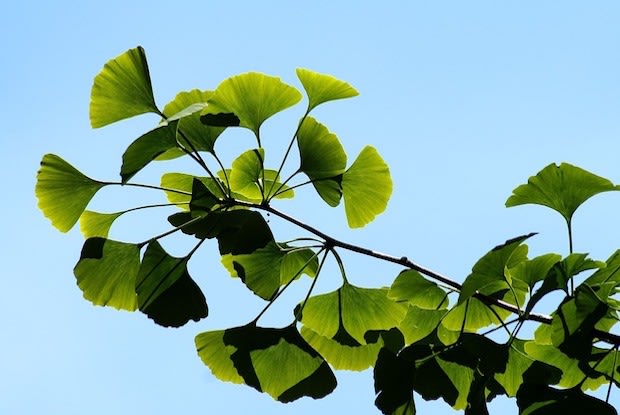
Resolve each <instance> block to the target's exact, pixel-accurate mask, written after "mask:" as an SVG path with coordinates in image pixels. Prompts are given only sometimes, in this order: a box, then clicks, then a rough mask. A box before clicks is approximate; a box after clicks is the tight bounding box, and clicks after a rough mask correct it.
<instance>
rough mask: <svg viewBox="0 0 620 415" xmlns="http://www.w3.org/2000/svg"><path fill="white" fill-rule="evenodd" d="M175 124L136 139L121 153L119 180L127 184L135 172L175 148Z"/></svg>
mask: <svg viewBox="0 0 620 415" xmlns="http://www.w3.org/2000/svg"><path fill="white" fill-rule="evenodd" d="M176 133H177V122H172V123H170V124H167V125H164V126H160V127H157V128H155V129H154V130H151V131H149V132H148V133H146V134H144V135H142V136H140V137H139V138H137V139H136V140H135V141H134V142H133V143H131V144H130V145H129V147H127V150H125V153H123V165H122V166H121V180H122V182H123V183H127V181H128V180H129V179H131V178H132V177H133V176H134V175H135V174H136V173H137V172H139V171H140V170H142V169H143V168H144V167H145V166H146V165H147V164H149V163H150V162H151V161H153V160H155V159H157V157H158V156H160V155H162V154H164V153H165V152H166V151H168V150H170V149H173V148H177V140H176Z"/></svg>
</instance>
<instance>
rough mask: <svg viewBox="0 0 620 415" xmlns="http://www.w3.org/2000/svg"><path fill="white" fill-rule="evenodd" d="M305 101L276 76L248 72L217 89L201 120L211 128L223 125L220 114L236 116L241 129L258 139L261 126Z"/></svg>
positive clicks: (295, 90)
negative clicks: (245, 129) (246, 129)
mask: <svg viewBox="0 0 620 415" xmlns="http://www.w3.org/2000/svg"><path fill="white" fill-rule="evenodd" d="M300 99H301V93H300V92H299V91H298V90H297V89H295V88H294V87H292V86H290V85H287V84H285V83H284V82H282V81H281V80H280V78H276V77H273V76H268V75H264V74H261V73H257V72H248V73H244V74H241V75H237V76H233V77H230V78H228V79H226V80H224V81H223V82H222V83H221V84H220V85H218V87H217V88H216V89H215V91H214V93H213V96H212V97H211V98H210V99H209V102H208V105H207V107H206V108H205V109H204V110H203V111H202V113H201V119H202V121H203V122H204V123H205V124H208V125H214V124H215V125H221V118H220V117H218V115H220V114H234V116H235V117H236V118H237V119H238V120H239V122H238V125H239V126H241V127H245V128H249V129H250V130H252V131H254V133H255V134H256V135H257V136H258V135H259V132H258V131H259V129H260V126H261V124H262V123H263V122H264V121H265V120H267V119H268V118H269V117H271V116H273V115H274V114H277V113H278V112H280V111H282V110H284V109H286V108H289V107H291V106H293V105H295V104H296V103H298V102H299V100H300Z"/></svg>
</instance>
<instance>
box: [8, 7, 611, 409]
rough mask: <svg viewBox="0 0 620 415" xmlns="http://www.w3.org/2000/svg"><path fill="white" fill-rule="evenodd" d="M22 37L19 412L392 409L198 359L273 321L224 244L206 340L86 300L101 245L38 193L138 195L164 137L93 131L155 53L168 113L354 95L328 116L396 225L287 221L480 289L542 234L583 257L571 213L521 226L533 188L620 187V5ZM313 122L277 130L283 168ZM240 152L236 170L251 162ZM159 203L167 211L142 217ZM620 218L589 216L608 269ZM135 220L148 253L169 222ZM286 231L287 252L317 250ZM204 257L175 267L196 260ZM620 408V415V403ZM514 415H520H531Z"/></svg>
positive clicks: (92, 16) (25, 31)
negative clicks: (386, 183)
mask: <svg viewBox="0 0 620 415" xmlns="http://www.w3.org/2000/svg"><path fill="white" fill-rule="evenodd" d="M1 19H2V24H0V38H1V39H2V41H1V48H2V49H1V50H2V57H3V59H2V65H0V91H1V94H2V100H0V118H1V119H2V125H3V134H2V143H3V148H4V162H3V163H2V167H0V168H1V169H2V177H3V181H2V182H3V185H4V187H5V188H6V187H7V186H8V191H7V192H5V199H4V203H3V204H2V207H1V208H0V209H2V214H3V217H4V222H3V226H2V229H3V233H4V237H3V242H2V246H3V250H2V251H3V253H2V258H3V260H4V261H3V262H4V263H5V266H4V269H3V272H2V274H1V275H2V286H3V289H2V290H0V315H2V321H3V327H4V330H3V336H2V337H3V341H2V342H1V343H0V373H1V375H0V413H6V414H18V413H20V414H21V413H23V414H31V413H32V414H38V413H41V414H43V413H44V414H64V415H66V414H82V413H89V414H92V415H95V414H107V413H117V414H125V413H135V412H137V411H141V413H148V414H166V413H171V411H175V412H174V413H191V412H196V413H208V414H211V413H213V414H218V413H229V414H242V413H248V412H249V411H253V413H270V414H278V413H308V414H309V413H318V412H320V411H323V412H324V413H337V412H342V413H360V414H372V413H376V412H377V411H376V410H375V408H374V406H373V400H374V396H373V385H372V378H371V373H370V372H364V373H361V374H360V373H346V372H339V373H337V375H338V379H339V387H338V389H337V390H336V392H335V393H334V394H333V395H331V396H330V397H328V398H326V399H324V400H322V401H312V400H307V399H304V400H301V401H299V402H297V403H295V404H292V405H288V406H284V405H281V404H278V403H276V402H274V401H272V400H271V398H269V397H268V396H266V395H265V396H264V395H260V394H258V393H256V392H255V391H253V390H251V389H249V388H246V387H242V386H235V385H232V384H225V383H221V382H219V381H217V380H215V379H214V378H213V376H212V375H211V374H210V372H209V370H208V368H206V367H205V366H203V365H202V363H201V362H200V361H199V359H198V357H197V356H196V354H195V351H194V343H193V338H194V336H195V335H196V334H197V333H199V332H201V331H205V330H209V329H216V328H223V327H228V326H231V325H239V324H244V323H245V322H247V321H248V320H249V319H251V318H252V317H253V316H254V315H255V313H256V310H258V309H260V306H261V304H260V303H259V302H257V301H254V300H252V299H251V298H249V296H248V295H244V291H243V290H242V289H241V288H240V287H239V284H238V282H236V281H233V280H231V279H230V278H229V277H227V276H226V274H225V271H224V270H223V268H222V267H221V266H220V265H219V263H218V258H217V257H216V253H215V249H214V248H213V246H211V247H210V248H211V249H206V250H204V255H202V256H201V257H200V258H199V259H198V260H197V261H196V263H195V264H194V265H193V268H192V272H193V274H194V276H195V277H196V279H197V280H199V281H200V284H201V286H203V287H205V291H206V296H207V301H208V302H209V305H210V313H211V315H210V317H209V318H208V319H206V320H204V321H202V322H200V323H195V324H189V325H188V326H187V327H184V328H182V329H178V330H175V329H163V328H160V327H157V326H155V325H154V324H152V323H151V322H150V320H147V319H146V318H145V317H144V316H142V315H140V314H137V313H135V314H129V313H124V312H116V311H115V310H112V309H105V308H101V307H93V306H92V305H91V304H90V303H88V302H87V301H85V300H83V299H82V296H81V293H80V291H79V289H78V288H77V286H76V285H75V282H74V281H75V280H74V277H73V275H72V269H73V266H74V265H75V262H76V260H77V259H78V256H79V252H80V248H81V245H82V237H81V236H80V234H79V232H78V230H77V229H74V230H72V231H71V232H70V233H68V234H61V233H59V232H57V231H56V230H55V229H54V228H52V227H51V225H50V223H49V222H48V221H47V220H46V219H45V218H44V217H43V215H42V214H41V213H40V212H39V211H38V210H37V208H36V200H35V197H34V181H35V174H36V171H37V169H38V163H39V161H40V159H41V157H42V155H43V154H45V153H50V152H52V153H56V154H58V155H60V156H61V157H63V158H65V159H66V160H68V161H69V162H71V163H73V164H74V165H75V166H76V167H78V168H79V169H81V170H82V171H83V172H85V173H87V174H88V175H90V176H91V177H94V178H98V179H115V178H117V177H118V176H117V175H118V169H119V167H120V157H121V155H122V152H123V150H124V149H125V147H126V146H127V145H128V144H129V143H130V142H131V141H133V140H134V139H135V138H136V137H138V136H139V135H140V134H142V133H143V132H145V131H146V130H148V129H150V128H151V127H152V126H153V125H154V124H155V123H156V122H157V120H156V119H155V118H153V117H148V116H146V117H142V118H137V119H132V120H128V121H126V122H123V123H119V124H117V125H113V126H110V127H107V128H104V129H101V130H92V129H91V128H90V126H89V121H88V100H89V94H90V87H91V85H92V79H93V77H94V76H95V75H96V73H97V72H98V71H99V70H100V68H101V67H102V65H103V64H104V63H105V62H106V61H107V60H108V59H110V58H112V57H114V56H116V55H118V54H120V53H122V52H123V51H125V50H127V49H129V48H131V47H134V46H136V45H142V46H144V48H145V49H146V52H147V56H148V58H149V64H150V69H151V76H152V80H153V84H154V88H155V94H156V98H157V101H158V103H159V104H160V105H163V104H165V103H166V102H167V101H168V100H170V99H172V98H173V97H174V95H175V94H176V92H178V91H181V90H187V89H191V88H196V87H199V88H205V89H207V88H214V87H215V86H216V85H217V84H218V83H219V82H220V81H221V80H223V79H224V78H226V77H228V76H231V75H234V74H237V73H241V72H246V71H250V70H252V71H262V72H266V73H268V74H271V75H276V76H280V77H282V78H283V80H285V81H286V82H289V83H292V84H294V85H297V86H299V83H298V81H297V80H296V78H295V68H297V67H307V68H310V69H314V70H316V71H319V72H324V73H330V74H333V75H335V76H337V77H339V78H341V79H344V80H346V81H348V82H350V83H351V84H352V85H354V86H355V87H356V88H357V89H358V90H359V91H360V93H361V95H360V96H359V97H357V98H355V99H352V100H347V101H342V102H335V103H333V104H330V105H325V106H324V107H323V108H320V109H319V110H317V113H316V114H315V115H316V117H317V118H318V119H319V120H321V121H322V122H323V123H325V124H326V125H327V126H328V127H329V128H330V129H331V130H332V131H333V132H334V133H336V134H337V135H338V137H339V138H340V139H341V140H342V142H343V144H344V146H345V148H346V149H347V152H348V154H349V159H350V160H353V159H354V157H355V155H356V154H357V153H358V152H359V150H360V149H361V148H362V147H363V146H364V145H366V144H372V145H374V146H375V147H377V149H378V150H379V152H380V153H381V154H382V156H383V157H384V158H385V160H386V161H387V162H388V164H389V165H390V168H391V173H392V177H393V180H394V194H393V197H392V200H391V202H390V205H389V207H388V209H387V211H386V212H385V213H384V214H383V215H382V216H380V217H379V218H378V219H377V220H376V221H375V222H374V223H372V224H371V225H369V226H368V227H366V228H364V229H362V230H355V231H353V230H349V229H347V227H346V222H345V220H344V213H343V211H342V208H338V209H330V208H327V207H325V206H324V205H322V204H321V203H319V201H318V200H315V199H316V198H314V197H313V195H312V194H310V193H309V194H308V196H307V197H306V196H302V197H301V198H300V200H299V201H297V202H293V203H292V204H288V205H287V204H282V205H280V207H281V208H282V209H284V210H287V211H289V212H292V213H294V214H295V216H298V217H300V218H302V219H304V220H306V221H308V222H309V223H311V224H313V225H315V226H317V227H319V228H321V229H322V230H324V231H326V232H327V233H330V234H333V235H334V236H337V237H339V238H341V239H344V240H347V241H350V242H352V243H356V244H360V245H363V246H367V247H369V248H373V249H377V250H380V251H384V252H387V253H391V254H394V255H397V256H402V255H407V256H408V257H409V258H410V259H412V260H414V261H416V262H418V263H420V264H422V265H424V266H426V267H428V268H431V269H434V270H436V271H438V272H441V273H443V274H445V275H449V276H451V277H452V278H454V279H456V280H459V281H461V280H462V279H463V278H464V277H465V276H466V275H467V274H468V272H469V270H470V268H471V266H472V264H473V263H474V262H475V261H476V260H477V259H478V258H479V257H480V256H481V255H482V254H484V253H485V252H486V251H487V250H488V249H490V248H491V247H493V246H494V245H496V244H498V243H501V242H503V241H504V240H506V239H508V238H511V237H514V236H517V235H520V234H523V233H528V232H531V231H536V232H540V234H539V235H538V236H537V237H536V238H534V239H532V241H531V243H529V245H530V250H531V252H532V254H540V253H544V252H549V251H553V252H559V253H566V251H567V242H566V235H565V230H564V228H563V223H562V220H561V218H560V217H559V216H557V215H554V214H553V213H552V212H551V211H546V210H544V209H542V208H537V207H520V208H513V209H505V208H504V202H505V200H506V198H507V197H508V196H509V195H510V193H511V191H512V189H513V188H514V187H516V186H517V185H518V184H521V183H523V182H525V181H526V180H527V177H528V176H530V175H533V174H535V173H536V172H538V171H539V170H540V169H542V168H543V167H544V166H545V165H547V164H549V163H551V162H561V161H567V162H570V163H572V164H575V165H578V166H581V167H583V168H585V169H588V170H590V171H592V172H594V173H596V174H599V175H602V176H604V177H607V178H609V179H610V180H612V181H614V182H615V183H618V182H620V169H619V167H618V166H619V164H618V152H619V150H620V141H619V137H620V121H619V118H618V114H619V110H620V83H619V77H618V74H620V26H619V25H618V23H617V22H618V20H619V19H620V3H618V2H616V1H597V2H587V3H586V2H578V1H562V2H559V1H505V2H497V1H469V2H462V1H441V2H420V1H411V2H404V1H393V2H383V3H382V4H381V5H380V4H379V2H353V1H342V2H333V1H332V2H328V1H313V2H284V1H271V2H250V1H247V2H235V1H230V2H214V1H200V2H193V1H189V2H182V1H179V2H177V3H174V4H172V3H169V2H168V3H163V2H153V1H152V2H143V1H134V2H121V1H108V2H105V3H103V2H97V3H95V2H77V1H76V2H71V1H57V2H33V1H22V2H11V3H10V5H7V6H5V7H4V10H3V16H2V18H1ZM301 111H302V109H301V107H300V108H295V109H293V110H290V111H289V114H282V115H279V116H277V117H274V119H273V120H270V121H269V124H268V125H266V126H265V133H264V137H268V138H266V139H265V140H267V146H269V143H270V142H269V140H272V141H271V142H272V143H273V146H274V147H275V150H273V153H274V156H275V154H277V151H278V150H277V149H278V146H280V145H282V146H283V145H284V144H282V143H284V142H285V141H286V140H279V139H278V138H279V137H282V136H285V137H286V136H287V135H288V134H290V133H291V128H292V126H294V122H295V117H296V116H299V115H300V112H301ZM235 134H236V136H235V135H234V134H233V136H232V137H231V139H230V140H229V141H228V142H229V143H230V144H229V145H230V147H228V148H227V149H228V150H226V149H224V150H223V151H231V152H232V151H233V150H234V151H239V150H242V149H245V148H249V147H250V146H251V144H252V143H251V141H250V140H249V138H248V136H244V135H243V134H237V133H235ZM271 137H273V138H271ZM163 171H166V168H163V170H162V168H160V167H159V166H156V167H154V168H153V169H150V170H149V171H148V172H145V173H144V174H142V173H141V175H140V177H139V178H140V179H141V180H143V181H150V182H154V183H156V182H157V181H158V179H157V178H158V175H159V174H161V172H163ZM142 197H144V198H147V197H150V194H146V193H144V194H143V193H139V194H138V196H137V197H136V198H135V201H138V200H140V199H141V198H142ZM129 201H130V200H129V199H127V196H126V193H118V192H110V193H104V194H102V195H98V196H97V198H95V200H94V201H93V203H94V206H96V207H98V208H101V209H102V210H105V209H109V210H112V209H117V208H122V207H126V205H123V204H124V203H125V204H126V203H128V202H129ZM619 202H620V198H619V196H618V195H616V194H605V195H602V196H600V197H598V198H596V199H594V200H592V201H589V202H588V203H587V205H585V206H584V207H583V209H582V210H580V211H579V212H578V213H577V215H576V216H575V222H574V226H575V239H576V245H575V249H576V251H587V252H590V253H591V254H592V255H593V256H594V257H597V258H602V259H604V258H607V256H609V254H610V253H611V252H613V251H614V250H615V249H617V248H618V241H619V239H618V230H619V229H620V219H619V218H620V217H619V216H618V215H617V206H618V203H619ZM134 219H135V222H132V221H131V220H127V221H119V226H118V229H114V230H113V233H112V235H113V236H116V237H117V238H119V239H121V238H125V239H126V240H141V236H144V235H149V234H151V233H155V232H152V230H157V229H159V228H158V226H160V227H161V226H162V225H161V223H157V222H155V218H154V217H149V216H146V215H145V217H140V218H138V217H134ZM274 226H275V227H276V229H277V231H278V232H279V234H278V236H279V235H282V236H288V235H299V234H300V232H298V231H296V230H294V229H291V228H286V227H284V226H281V224H274ZM115 232H116V233H115ZM182 244H183V242H182V241H178V244H177V245H175V244H172V245H171V249H179V251H182V250H183V245H182ZM346 260H347V269H348V272H349V274H350V278H351V280H352V281H354V282H355V283H357V284H359V285H366V286H383V285H389V284H390V282H391V281H392V280H393V278H394V277H395V276H396V275H397V273H398V272H399V271H400V269H398V268H395V267H393V266H388V265H386V264H380V263H377V262H375V261H368V260H366V259H363V258H359V257H354V256H349V255H346ZM332 266H333V264H332ZM332 271H333V272H334V273H335V272H336V270H335V269H333V270H332ZM202 275H204V277H202ZM328 288H329V285H326V286H324V287H323V289H328ZM300 293H301V294H300ZM236 295H239V296H241V297H240V300H238V302H237V300H233V296H236ZM297 295H303V287H302V289H300V291H299V292H297ZM234 298H236V297H234ZM289 300H290V304H294V303H295V301H297V300H295V299H294V298H293V297H291V298H290V299H289ZM233 301H235V303H233ZM285 301H286V299H285ZM290 304H289V305H290ZM277 311H280V313H283V314H286V313H288V312H289V311H287V309H286V307H284V306H283V307H282V309H281V310H279V309H278V310H276V312H275V313H273V316H271V317H269V318H270V319H272V320H271V322H272V323H273V324H274V325H275V324H278V323H279V322H281V321H284V320H287V321H288V319H290V318H289V315H288V314H286V315H285V317H282V316H280V315H278V312H277ZM282 319H284V320H282ZM612 401H613V402H614V403H615V404H616V406H618V405H620V392H618V391H615V392H614V394H613V395H612ZM418 404H419V411H420V413H452V411H451V410H450V409H449V408H447V407H445V405H444V404H437V403H431V404H425V403H422V401H420V400H418ZM492 408H493V409H494V410H495V411H496V413H500V412H501V413H516V406H515V405H514V404H513V403H510V402H499V403H497V404H495V405H494V406H493V407H492ZM442 411H443V412H442Z"/></svg>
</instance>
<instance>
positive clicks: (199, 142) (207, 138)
mask: <svg viewBox="0 0 620 415" xmlns="http://www.w3.org/2000/svg"><path fill="white" fill-rule="evenodd" d="M212 96H213V91H201V90H199V89H192V90H191V91H184V92H180V93H178V94H177V96H176V97H174V99H173V100H172V101H170V102H169V103H168V104H166V106H165V107H164V115H165V116H166V117H168V122H170V121H171V120H173V119H175V118H178V119H179V120H180V121H179V126H178V130H177V139H178V141H179V143H181V144H182V145H183V146H184V147H185V148H186V149H187V150H189V151H191V150H193V149H195V150H198V151H207V152H209V153H213V152H214V146H215V141H216V140H217V138H218V137H219V136H220V134H222V132H223V131H224V128H222V127H213V126H210V125H205V124H204V123H202V122H201V121H200V113H201V111H202V110H203V109H204V108H205V107H206V103H207V101H208V100H209V99H210V98H211V97H212ZM188 142H189V143H188ZM183 154H185V153H183V152H182V151H180V150H176V151H175V152H168V153H167V154H165V155H164V158H171V157H173V156H175V155H177V156H179V155H183Z"/></svg>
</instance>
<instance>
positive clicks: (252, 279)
mask: <svg viewBox="0 0 620 415" xmlns="http://www.w3.org/2000/svg"><path fill="white" fill-rule="evenodd" d="M222 264H223V265H224V267H225V268H226V269H227V270H228V272H229V273H230V275H231V276H233V277H239V278H241V280H242V281H243V283H244V284H245V285H246V286H247V287H248V288H249V289H250V290H252V292H254V294H256V295H258V296H259V297H261V298H263V299H265V300H269V299H271V298H272V297H273V295H274V294H275V293H276V291H277V290H278V289H279V288H280V287H281V286H282V285H284V284H287V283H289V282H290V281H291V279H293V278H299V277H300V276H301V275H302V274H304V273H305V274H309V275H310V276H314V275H315V274H316V270H317V268H318V261H317V259H316V255H314V252H312V250H310V249H304V250H296V251H290V252H289V251H288V247H287V246H286V244H277V243H275V241H271V242H269V243H268V244H267V245H266V246H265V247H263V248H259V249H257V250H256V251H254V252H252V253H249V254H240V255H233V254H226V255H224V256H222Z"/></svg>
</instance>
